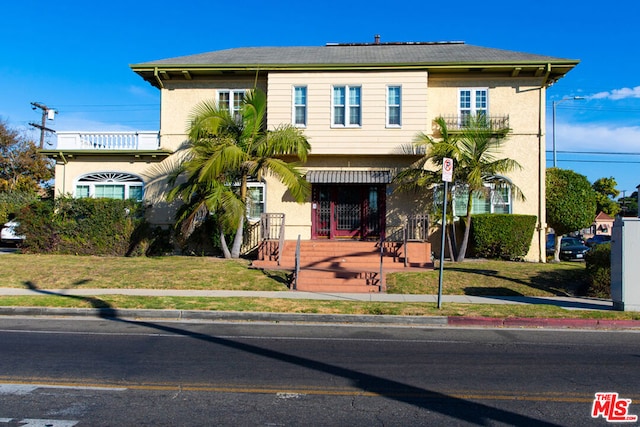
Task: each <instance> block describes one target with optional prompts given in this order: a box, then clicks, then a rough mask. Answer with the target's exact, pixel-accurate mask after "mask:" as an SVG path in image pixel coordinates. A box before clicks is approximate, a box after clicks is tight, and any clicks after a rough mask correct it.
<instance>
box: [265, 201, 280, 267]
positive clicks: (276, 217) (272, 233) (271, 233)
mask: <svg viewBox="0 0 640 427" xmlns="http://www.w3.org/2000/svg"><path fill="white" fill-rule="evenodd" d="M284 218H285V217H284V214H283V213H263V214H262V215H260V238H261V239H262V240H263V241H265V240H277V241H278V252H277V254H276V259H277V261H278V265H280V258H281V257H282V250H283V248H284Z"/></svg>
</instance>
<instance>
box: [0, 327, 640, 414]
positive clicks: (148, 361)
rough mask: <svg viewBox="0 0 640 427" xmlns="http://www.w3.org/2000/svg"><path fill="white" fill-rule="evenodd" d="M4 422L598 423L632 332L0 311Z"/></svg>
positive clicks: (628, 385)
mask: <svg viewBox="0 0 640 427" xmlns="http://www.w3.org/2000/svg"><path fill="white" fill-rule="evenodd" d="M0 343H1V345H0V426H4V425H7V426H9V425H11V426H13V425H16V426H17V425H27V426H29V425H41V426H44V425H47V424H49V425H53V426H67V425H69V426H71V425H78V426H103V425H104V426H129V425H130V426H144V425H149V426H165V425H166V426H182V425H184V426H206V425H240V426H245V425H264V426H298V425H313V426H318V425H321V426H343V425H349V426H377V425H386V426H408V425H412V426H415V425H436V426H438V425H448V426H451V425H453V426H456V425H491V426H493V425H495V426H497V425H501V426H502V425H523V426H524V425H527V426H530V425H549V426H550V425H561V426H574V425H575V426H584V425H607V424H608V423H607V422H606V421H605V420H604V419H603V418H598V419H594V418H592V417H591V407H592V404H593V400H594V395H595V393H596V392H617V393H619V396H620V397H621V398H626V399H631V400H632V403H631V405H630V407H629V413H630V414H640V369H638V366H639V360H640V334H639V333H637V332H600V331H567V330H564V331H551V330H544V331H540V330H505V329H491V330H487V329H461V328H451V329H449V328H424V327H420V328H418V327H413V328H401V327H388V326H387V327H382V326H374V325H372V326H370V327H364V326H345V325H308V324H260V323H210V322H202V323H197V322H193V323H171V322H165V323H155V322H133V321H127V320H108V319H104V320H90V319H82V320H60V319H41V320H40V319H27V318H5V319H1V320H0Z"/></svg>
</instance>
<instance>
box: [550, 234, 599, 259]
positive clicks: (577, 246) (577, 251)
mask: <svg viewBox="0 0 640 427" xmlns="http://www.w3.org/2000/svg"><path fill="white" fill-rule="evenodd" d="M589 249H591V248H589V246H585V245H584V244H583V243H582V240H580V239H577V238H575V237H563V238H562V240H561V242H560V259H561V260H564V261H574V260H577V261H582V260H584V255H585V254H586V253H587V252H589ZM552 254H553V252H552Z"/></svg>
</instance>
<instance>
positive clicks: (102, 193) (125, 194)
mask: <svg viewBox="0 0 640 427" xmlns="http://www.w3.org/2000/svg"><path fill="white" fill-rule="evenodd" d="M143 185H144V184H143V182H142V179H140V178H138V177H137V176H134V175H131V174H128V173H121V172H102V173H94V174H89V175H85V176H83V177H81V178H80V179H78V181H77V183H76V186H75V196H76V197H78V198H82V197H95V198H107V199H119V200H124V199H133V200H142V197H143Z"/></svg>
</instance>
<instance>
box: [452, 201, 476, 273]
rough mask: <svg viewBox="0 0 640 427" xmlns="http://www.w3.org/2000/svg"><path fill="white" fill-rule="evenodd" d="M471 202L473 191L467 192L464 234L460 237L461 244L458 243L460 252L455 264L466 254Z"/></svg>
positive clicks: (469, 230)
mask: <svg viewBox="0 0 640 427" xmlns="http://www.w3.org/2000/svg"><path fill="white" fill-rule="evenodd" d="M472 200H473V191H469V198H468V199H467V221H466V224H465V225H464V234H463V235H462V243H460V252H458V257H457V258H456V261H457V262H462V261H464V257H465V256H466V254H467V244H468V243H469V234H470V233H471V202H472Z"/></svg>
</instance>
